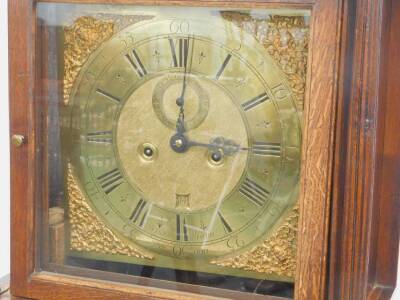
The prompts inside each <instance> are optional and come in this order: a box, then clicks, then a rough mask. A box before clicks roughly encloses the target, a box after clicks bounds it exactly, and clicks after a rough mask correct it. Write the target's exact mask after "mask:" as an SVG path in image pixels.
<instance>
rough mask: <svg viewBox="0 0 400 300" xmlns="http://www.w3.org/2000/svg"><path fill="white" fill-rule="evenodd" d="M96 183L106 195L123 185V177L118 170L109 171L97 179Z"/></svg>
mask: <svg viewBox="0 0 400 300" xmlns="http://www.w3.org/2000/svg"><path fill="white" fill-rule="evenodd" d="M97 180H98V182H99V183H100V185H101V187H102V188H103V190H104V192H105V193H106V194H107V195H108V194H109V193H111V192H112V191H113V190H115V189H116V188H117V187H119V186H120V185H121V184H122V183H123V181H124V180H123V177H122V174H121V172H120V171H119V170H118V169H114V170H111V171H109V172H107V173H104V174H103V175H101V176H99V177H97Z"/></svg>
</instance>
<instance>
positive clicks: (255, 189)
mask: <svg viewBox="0 0 400 300" xmlns="http://www.w3.org/2000/svg"><path fill="white" fill-rule="evenodd" d="M239 192H240V193H241V194H243V195H245V196H246V197H247V198H248V199H249V200H250V201H251V202H253V203H254V204H255V205H257V206H263V205H264V204H265V202H266V201H267V200H268V197H269V192H268V191H267V190H266V189H265V188H263V187H262V186H260V185H259V184H257V183H255V182H254V181H252V180H251V179H249V178H246V179H245V180H244V181H243V184H242V186H241V187H240V188H239Z"/></svg>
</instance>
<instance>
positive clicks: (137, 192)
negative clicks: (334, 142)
mask: <svg viewBox="0 0 400 300" xmlns="http://www.w3.org/2000/svg"><path fill="white" fill-rule="evenodd" d="M37 13H38V19H39V22H38V31H39V32H40V37H41V38H40V39H39V40H40V43H39V44H40V45H39V47H38V51H39V52H40V53H38V55H37V57H38V58H39V59H38V69H39V70H40V78H39V79H40V80H41V81H40V82H41V84H42V91H43V97H44V99H45V100H46V101H45V107H42V112H43V114H42V115H43V116H44V117H43V128H45V129H46V135H45V136H43V137H42V140H43V141H44V142H45V149H46V153H45V157H46V159H45V164H44V165H45V174H47V178H48V179H46V180H45V182H46V189H45V191H46V192H47V195H46V197H45V203H44V205H43V207H49V209H45V210H44V211H43V214H42V216H41V218H42V223H43V224H44V225H43V228H42V229H41V234H40V236H41V238H42V239H41V240H42V245H41V246H40V253H41V257H40V265H41V268H42V269H44V270H48V271H54V272H59V273H66V274H72V275H78V276H88V277H92V278H101V279H107V280H112V281H117V282H128V283H135V284H141V285H145V286H155V287H161V288H165V289H171V290H181V291H192V292H195V293H201V294H210V295H217V296H218V295H229V297H231V298H235V297H239V296H240V295H242V297H243V293H251V294H252V295H255V294H261V295H275V296H282V297H287V298H292V297H293V287H294V276H295V268H296V241H297V221H298V203H297V201H298V189H299V176H300V155H301V153H300V152H301V141H302V137H301V135H302V112H303V105H304V90H305V78H306V72H307V54H308V39H309V12H308V11H304V10H293V9H292V10H284V9H280V10H265V9H245V8H240V9H227V8H218V7H213V8H195V7H168V6H146V7H141V6H133V5H129V6H120V5H81V4H69V5H66V4H49V3H39V4H38V9H37Z"/></svg>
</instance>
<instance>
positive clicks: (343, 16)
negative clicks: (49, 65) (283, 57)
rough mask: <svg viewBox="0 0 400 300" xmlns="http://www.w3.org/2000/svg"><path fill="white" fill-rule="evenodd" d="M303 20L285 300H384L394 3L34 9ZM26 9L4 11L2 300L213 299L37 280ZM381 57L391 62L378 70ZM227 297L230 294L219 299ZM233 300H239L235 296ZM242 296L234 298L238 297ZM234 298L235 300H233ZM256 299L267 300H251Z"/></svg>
mask: <svg viewBox="0 0 400 300" xmlns="http://www.w3.org/2000/svg"><path fill="white" fill-rule="evenodd" d="M43 2H70V3H74V2H75V3H107V4H110V3H130V4H141V5H154V4H160V5H166V4H168V5H194V6H235V7H265V8H275V7H282V6H285V7H299V8H306V9H310V10H311V11H312V24H311V40H310V53H309V71H308V78H307V88H306V92H307V96H306V108H305V120H306V121H305V128H306V130H305V132H304V137H305V140H304V147H303V158H302V162H303V169H302V184H301V186H302V189H301V198H300V203H301V207H300V224H299V233H300V234H299V245H298V267H297V274H296V288H295V298H296V299H299V300H305V299H351V300H357V299H389V297H390V295H391V293H392V292H393V289H394V286H395V279H396V266H397V251H398V240H399V239H398V238H399V232H398V229H399V228H398V223H397V214H398V213H399V193H400V188H399V184H396V180H397V181H400V178H399V177H400V174H399V173H400V171H399V169H400V168H399V162H400V150H399V149H400V136H399V132H400V131H399V129H400V128H399V127H400V126H399V124H398V119H397V113H398V112H399V111H400V104H399V103H400V102H399V101H397V102H396V101H395V100H396V96H397V97H398V96H399V95H400V90H399V84H396V79H397V80H399V75H398V74H397V73H396V66H397V69H398V68H399V66H400V55H399V52H400V51H399V50H398V49H396V46H398V45H399V43H400V32H399V28H400V24H399V23H400V4H399V3H398V2H397V1H395V0H393V1H390V0H388V1H385V0H284V1H279V0H231V1H225V0H200V1H194V0H173V1H167V0H137V1H136V0H83V1H82V0H80V1H78V0H45V1H43ZM36 3H37V1H35V0H9V41H10V43H9V48H10V51H9V53H10V122H11V126H10V131H11V134H22V135H24V136H25V137H26V143H25V144H24V145H23V146H22V147H19V148H16V147H15V148H12V150H11V195H12V196H11V199H12V203H11V212H12V225H11V228H12V229H11V230H12V232H11V236H12V249H11V253H12V257H11V262H12V273H11V283H12V287H11V290H12V294H13V295H14V297H15V298H18V297H21V298H30V299H80V300H83V299H154V298H156V299H193V297H196V298H197V299H200V298H201V299H212V298H214V297H212V296H208V295H195V296H194V294H192V293H189V292H185V291H171V290H164V289H161V288H153V287H148V286H141V285H127V284H123V283H111V282H108V281H101V280H92V279H88V278H82V277H75V276H67V275H62V274H53V273H48V272H41V271H40V268H39V266H38V265H37V259H36V258H37V256H38V254H37V251H36V247H37V243H38V239H37V235H36V231H37V228H39V227H40V226H42V225H41V223H40V222H39V220H38V218H37V215H38V212H39V209H42V208H41V193H42V182H41V178H38V176H37V170H38V169H39V168H40V163H41V162H40V159H39V157H38V155H37V153H38V150H40V149H41V147H43V144H42V143H41V142H40V138H39V137H40V136H39V135H40V132H41V128H40V126H41V122H40V115H39V114H38V110H39V106H40V105H41V103H42V101H43V99H42V97H41V88H42V87H43V86H46V82H38V80H37V78H41V77H40V76H37V75H38V74H37V72H39V70H37V68H36V66H37V62H38V61H40V57H37V56H35V51H34V50H35V49H36V48H37V47H40V43H39V42H38V40H37V32H36V28H37V26H36V22H37V20H36V12H35V7H36ZM389 58H390V60H389ZM220 296H225V297H228V298H230V297H232V296H233V293H232V292H226V293H225V294H220ZM239 297H240V296H239ZM244 297H245V296H244ZM244 297H243V298H244ZM255 298H257V299H278V298H276V297H272V296H257V297H255Z"/></svg>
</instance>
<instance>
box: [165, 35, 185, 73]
mask: <svg viewBox="0 0 400 300" xmlns="http://www.w3.org/2000/svg"><path fill="white" fill-rule="evenodd" d="M169 45H170V47H171V53H172V61H173V63H174V67H175V68H186V67H187V64H188V56H189V38H178V39H176V40H174V39H172V38H170V39H169Z"/></svg>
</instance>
